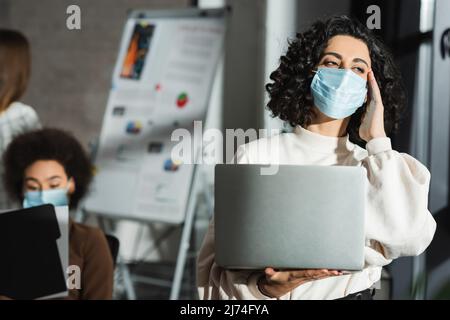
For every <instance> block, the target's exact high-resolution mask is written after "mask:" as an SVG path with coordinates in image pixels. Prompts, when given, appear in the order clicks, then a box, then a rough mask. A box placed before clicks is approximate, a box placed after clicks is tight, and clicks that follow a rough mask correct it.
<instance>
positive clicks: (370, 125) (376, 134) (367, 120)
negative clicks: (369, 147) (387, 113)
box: [359, 70, 386, 142]
mask: <svg viewBox="0 0 450 320" xmlns="http://www.w3.org/2000/svg"><path fill="white" fill-rule="evenodd" d="M367 83H368V84H369V97H368V98H369V103H368V104H367V109H366V113H365V114H364V116H363V119H362V122H361V126H360V127H359V136H360V137H361V139H363V140H364V141H366V142H369V141H370V140H372V139H375V138H385V137H386V132H385V130H384V106H383V100H382V99H381V93H380V88H379V87H378V83H377V80H376V79H375V76H374V74H373V71H372V70H371V71H370V72H369V73H368V74H367Z"/></svg>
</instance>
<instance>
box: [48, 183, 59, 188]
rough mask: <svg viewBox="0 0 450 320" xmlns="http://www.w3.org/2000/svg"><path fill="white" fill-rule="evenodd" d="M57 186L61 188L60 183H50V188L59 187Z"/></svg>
mask: <svg viewBox="0 0 450 320" xmlns="http://www.w3.org/2000/svg"><path fill="white" fill-rule="evenodd" d="M57 188H59V183H58V184H52V185H50V189H57Z"/></svg>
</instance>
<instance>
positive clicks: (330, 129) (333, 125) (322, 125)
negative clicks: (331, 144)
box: [305, 112, 350, 137]
mask: <svg viewBox="0 0 450 320" xmlns="http://www.w3.org/2000/svg"><path fill="white" fill-rule="evenodd" d="M349 121H350V117H347V118H344V119H333V118H330V117H327V116H326V115H324V114H323V113H321V112H317V115H316V117H315V118H314V119H313V121H312V122H311V124H309V125H308V126H307V127H306V128H305V129H307V130H309V131H311V132H315V133H318V134H321V135H323V136H328V137H345V136H346V135H347V126H348V122H349Z"/></svg>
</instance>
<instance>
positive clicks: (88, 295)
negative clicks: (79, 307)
mask: <svg viewBox="0 0 450 320" xmlns="http://www.w3.org/2000/svg"><path fill="white" fill-rule="evenodd" d="M85 241H86V248H85V253H84V254H85V257H84V258H85V263H84V265H83V269H82V271H81V276H82V280H81V281H82V283H81V286H82V288H81V290H82V295H81V298H82V299H83V300H110V299H112V293H113V279H114V267H113V260H112V256H111V253H110V249H109V245H108V242H107V240H106V237H105V235H104V233H103V232H102V231H101V230H100V229H92V230H91V232H90V233H89V238H88V239H85Z"/></svg>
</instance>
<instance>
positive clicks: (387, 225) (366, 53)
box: [197, 16, 436, 299]
mask: <svg viewBox="0 0 450 320" xmlns="http://www.w3.org/2000/svg"><path fill="white" fill-rule="evenodd" d="M271 80H272V82H271V83H270V84H268V85H267V86H266V89H267V91H268V93H269V96H270V101H269V103H268V107H269V109H270V110H271V112H272V114H273V116H276V117H279V118H280V119H281V120H284V121H287V122H289V123H290V124H291V125H292V126H294V127H295V130H294V132H293V133H286V134H280V135H278V136H273V137H270V138H263V139H259V140H256V141H253V142H250V143H248V144H245V145H243V146H240V147H239V148H238V151H237V154H236V159H237V162H238V163H240V164H267V163H271V164H274V163H275V164H294V165H326V166H332V165H344V166H363V167H365V168H366V170H367V179H368V191H367V197H366V198H367V203H366V228H365V229H366V230H365V239H366V241H365V266H364V269H363V270H362V271H359V272H354V273H350V274H343V273H342V272H341V271H340V270H326V269H323V270H294V271H292V270H290V271H281V270H276V269H274V268H271V267H270V266H267V268H266V269H265V270H264V272H255V271H234V270H226V269H223V268H221V267H219V266H218V265H217V264H216V262H215V254H214V222H211V224H210V227H209V230H208V233H207V235H206V237H205V240H204V242H203V245H202V248H201V251H200V254H199V258H198V269H197V272H198V276H197V278H198V288H199V295H200V298H201V299H271V298H272V299H340V298H345V299H361V298H362V299H371V298H372V292H373V291H372V290H371V288H372V287H373V286H374V284H375V283H377V282H378V281H379V280H380V278H381V269H382V267H383V266H385V265H387V264H389V263H390V262H392V260H393V259H396V258H399V257H402V256H415V255H419V254H420V253H422V252H423V251H424V250H425V249H426V248H427V246H428V245H429V244H430V242H431V240H432V238H433V235H434V232H435V229H436V223H435V221H434V219H433V217H432V216H431V214H430V212H429V211H428V209H427V203H428V190H429V182H430V173H429V171H428V170H427V168H426V167H425V166H424V165H422V164H421V163H420V162H419V161H417V160H416V159H414V158H412V157H411V156H409V155H408V154H403V153H399V152H397V151H395V150H393V149H392V147H391V141H390V138H388V135H389V134H390V133H391V132H393V131H394V130H395V129H396V128H397V124H398V120H399V117H400V115H401V113H402V111H403V108H404V107H405V104H406V103H405V101H406V99H405V91H404V88H403V86H402V82H401V77H400V73H399V71H398V69H397V68H396V66H395V64H394V61H393V58H392V56H391V54H390V53H389V52H388V50H387V49H386V48H385V47H384V45H383V44H382V43H381V42H380V41H379V40H378V39H377V38H376V37H375V36H374V35H373V34H372V33H371V32H370V30H368V29H367V28H366V27H365V26H363V25H362V24H360V23H359V22H357V21H354V20H351V19H349V18H348V17H345V16H338V17H333V18H330V19H329V20H327V21H324V22H323V21H318V22H316V23H314V24H313V25H312V26H311V28H310V29H309V30H307V31H306V32H304V33H299V34H297V37H296V39H294V40H293V41H292V42H291V43H290V45H289V48H288V50H287V53H286V54H285V55H284V56H282V57H281V59H280V65H279V67H278V69H276V70H275V71H274V72H273V73H272V74H271ZM274 140H276V141H274ZM269 145H270V146H274V145H275V146H276V148H275V149H273V148H272V149H270V148H267V147H268V146H269ZM363 146H364V148H363ZM264 150H272V152H265V151H264ZM292 195H293V196H295V192H292ZM274 219H276V214H274ZM298 245H301V244H293V246H298Z"/></svg>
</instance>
